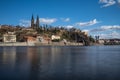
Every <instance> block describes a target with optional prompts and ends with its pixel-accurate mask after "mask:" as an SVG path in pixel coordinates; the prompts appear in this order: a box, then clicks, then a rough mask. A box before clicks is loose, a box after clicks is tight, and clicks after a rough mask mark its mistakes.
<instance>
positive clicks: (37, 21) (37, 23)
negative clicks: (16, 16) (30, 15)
mask: <svg viewBox="0 0 120 80" xmlns="http://www.w3.org/2000/svg"><path fill="white" fill-rule="evenodd" d="M38 28H39V16H38V15H37V19H36V29H38Z"/></svg>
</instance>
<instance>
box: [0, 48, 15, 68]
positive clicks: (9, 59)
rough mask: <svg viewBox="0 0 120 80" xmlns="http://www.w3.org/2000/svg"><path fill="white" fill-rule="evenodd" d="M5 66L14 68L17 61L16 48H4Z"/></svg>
mask: <svg viewBox="0 0 120 80" xmlns="http://www.w3.org/2000/svg"><path fill="white" fill-rule="evenodd" d="M2 58H3V60H2V61H3V62H2V63H3V64H4V65H6V66H9V67H11V68H14V66H15V61H16V47H11V48H10V47H4V48H3V57H2Z"/></svg>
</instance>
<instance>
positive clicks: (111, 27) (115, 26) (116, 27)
mask: <svg viewBox="0 0 120 80" xmlns="http://www.w3.org/2000/svg"><path fill="white" fill-rule="evenodd" d="M101 29H104V30H110V29H120V26H119V25H109V26H101Z"/></svg>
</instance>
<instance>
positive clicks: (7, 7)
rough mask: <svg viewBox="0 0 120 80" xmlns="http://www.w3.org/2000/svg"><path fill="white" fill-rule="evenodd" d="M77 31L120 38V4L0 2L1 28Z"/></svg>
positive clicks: (116, 0)
mask: <svg viewBox="0 0 120 80" xmlns="http://www.w3.org/2000/svg"><path fill="white" fill-rule="evenodd" d="M32 14H33V15H34V18H36V16H37V15H39V18H40V24H41V25H42V24H49V25H53V26H64V27H68V28H70V27H75V28H79V29H81V30H83V31H87V32H88V33H89V35H92V36H95V35H99V36H100V38H120V0H0V24H10V25H21V26H29V25H30V19H31V16H32Z"/></svg>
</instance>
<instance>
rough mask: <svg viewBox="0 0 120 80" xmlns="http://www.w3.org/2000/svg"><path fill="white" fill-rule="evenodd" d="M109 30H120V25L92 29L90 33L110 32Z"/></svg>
mask: <svg viewBox="0 0 120 80" xmlns="http://www.w3.org/2000/svg"><path fill="white" fill-rule="evenodd" d="M108 30H120V25H104V26H101V27H100V28H97V29H92V30H90V32H100V31H108Z"/></svg>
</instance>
